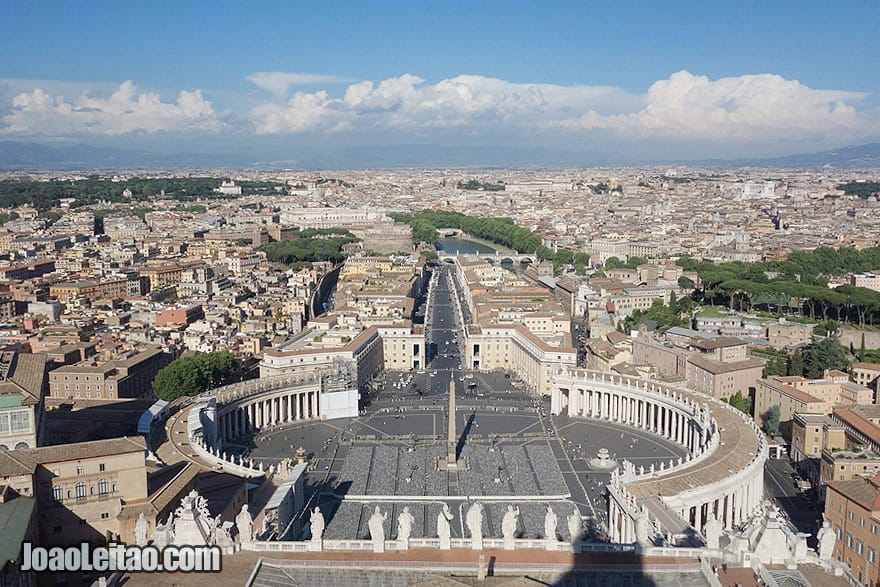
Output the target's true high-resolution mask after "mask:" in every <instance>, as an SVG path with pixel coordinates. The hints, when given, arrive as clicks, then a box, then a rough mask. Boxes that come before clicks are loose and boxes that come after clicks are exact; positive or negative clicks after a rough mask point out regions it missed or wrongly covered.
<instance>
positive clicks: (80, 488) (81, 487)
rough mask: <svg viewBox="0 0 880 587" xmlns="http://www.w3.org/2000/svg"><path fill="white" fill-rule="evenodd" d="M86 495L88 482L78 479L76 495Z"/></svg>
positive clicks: (78, 496) (79, 496)
mask: <svg viewBox="0 0 880 587" xmlns="http://www.w3.org/2000/svg"><path fill="white" fill-rule="evenodd" d="M85 496H86V484H85V483H84V482H82V481H77V483H76V497H77V498H81V497H85Z"/></svg>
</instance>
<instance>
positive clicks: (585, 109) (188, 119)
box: [0, 71, 880, 145]
mask: <svg viewBox="0 0 880 587" xmlns="http://www.w3.org/2000/svg"><path fill="white" fill-rule="evenodd" d="M249 79H250V80H251V81H253V82H254V83H255V84H257V85H259V86H260V87H263V88H265V89H267V90H269V91H272V92H274V93H276V94H278V95H279V96H286V94H287V91H288V90H289V89H290V88H291V86H294V85H297V84H315V83H319V84H321V83H326V84H328V85H329V84H333V83H337V82H338V81H340V80H339V78H336V77H335V76H324V75H317V74H298V73H284V72H261V73H256V74H254V75H252V76H251V77H250V78H249ZM22 83H24V82H23V81H22V80H0V100H2V98H3V97H4V96H5V97H6V100H7V101H6V105H7V106H8V105H10V103H11V106H12V108H11V110H9V111H8V113H7V114H6V115H5V116H2V118H0V121H2V123H0V134H7V135H8V134H20V135H43V136H66V135H75V134H82V133H91V134H96V135H123V134H130V133H145V134H146V133H157V132H162V131H182V132H189V131H228V132H233V133H235V134H236V135H237V136H239V137H241V136H243V135H246V134H248V133H251V134H257V135H285V134H301V133H336V134H337V135H341V134H343V133H344V136H345V139H346V140H349V141H351V142H356V141H358V140H364V141H368V142H369V141H374V140H376V139H377V138H379V139H383V140H384V139H385V138H386V137H388V138H392V139H403V140H410V139H415V140H418V141H422V140H427V141H434V140H436V141H437V142H444V141H445V142H454V141H455V140H459V141H460V140H461V139H462V138H466V139H468V140H469V139H471V138H473V139H478V140H495V141H501V142H506V141H510V143H511V144H520V145H532V144H538V143H540V144H544V145H548V144H552V145H560V144H563V143H567V144H570V145H571V144H574V145H583V144H584V142H585V141H589V140H598V141H606V140H609V141H610V140H613V141H615V142H618V143H626V142H628V143H630V144H634V142H638V141H641V142H642V143H645V144H647V143H648V142H650V141H654V140H658V141H661V142H664V143H667V144H669V143H671V142H674V141H682V142H688V143H690V144H705V143H714V144H718V145H748V144H751V145H757V144H769V143H771V142H773V143H794V142H804V143H810V144H815V143H823V142H824V143H826V144H827V143H829V142H835V141H836V142H837V143H838V144H841V143H842V142H845V141H846V142H848V141H855V140H858V139H865V138H867V139H872V140H873V139H875V138H876V137H877V136H878V135H880V113H878V111H877V110H876V109H874V110H870V109H867V108H866V107H865V106H864V105H863V103H862V102H863V100H864V98H865V94H863V93H859V92H850V91H841V90H824V89H814V88H810V87H808V86H805V85H803V84H801V83H800V82H798V81H794V80H787V79H784V78H782V77H780V76H778V75H771V74H759V75H743V76H739V77H729V78H722V79H717V80H710V79H709V78H708V77H705V76H699V75H694V74H691V73H689V72H687V71H680V72H678V73H675V74H673V75H671V76H670V77H669V78H668V79H664V80H660V81H657V82H654V83H653V84H652V85H651V86H650V88H649V89H648V91H647V92H646V93H644V94H633V93H630V92H627V91H625V90H623V89H621V88H617V87H613V86H589V85H578V86H562V85H555V84H530V83H514V82H509V81H505V80H501V79H497V78H491V77H484V76H478V75H459V76H456V77H452V78H448V79H444V80H440V81H438V82H436V83H431V82H428V81H426V80H424V79H422V78H420V77H418V76H415V75H412V74H404V75H401V76H399V77H393V78H388V79H385V80H381V81H378V82H376V81H360V82H356V83H351V84H349V85H347V86H346V87H345V88H344V89H340V90H341V91H340V92H338V93H336V94H334V93H331V92H330V91H328V89H319V90H317V91H297V92H295V93H294V94H293V95H292V96H290V97H289V98H284V99H282V100H277V101H266V102H265V103H262V104H259V105H258V106H256V107H255V108H252V109H250V110H249V111H248V112H247V113H246V114H245V115H244V117H243V118H242V117H238V116H237V115H236V114H235V113H231V112H223V113H218V112H217V111H215V110H214V108H213V106H212V104H211V102H209V101H208V100H206V99H205V97H204V96H203V95H202V93H201V91H199V90H195V91H182V92H180V93H179V95H178V96H177V98H176V99H175V100H173V101H164V102H163V101H162V100H161V99H160V97H159V96H158V95H157V94H154V93H148V92H141V91H139V90H137V89H136V88H135V86H134V84H133V83H132V82H125V83H123V84H121V85H119V86H118V87H115V88H112V90H109V91H108V90H106V89H102V88H100V87H98V89H97V90H91V91H82V93H81V94H79V97H78V98H76V99H75V100H67V99H65V98H64V95H73V94H71V92H73V91H81V90H80V89H79V88H77V89H76V90H74V86H69V87H65V86H63V85H57V84H62V83H63V82H56V85H55V86H52V85H50V84H49V83H48V82H47V84H45V85H37V84H36V82H35V84H34V85H31V86H30V87H29V88H28V89H27V90H25V86H22V85H20V84H22ZM319 87H320V86H319ZM34 88H36V89H34ZM13 89H14V90H15V91H16V92H19V93H17V94H14V98H13V97H12V96H13V94H12V92H11V90H13ZM4 90H5V94H4V93H3V91H4ZM95 92H99V93H95Z"/></svg>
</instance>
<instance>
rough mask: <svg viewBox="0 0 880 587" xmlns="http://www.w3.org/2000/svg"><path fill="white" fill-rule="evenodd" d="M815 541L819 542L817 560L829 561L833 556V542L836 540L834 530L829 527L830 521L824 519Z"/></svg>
mask: <svg viewBox="0 0 880 587" xmlns="http://www.w3.org/2000/svg"><path fill="white" fill-rule="evenodd" d="M816 539H817V540H818V541H819V558H820V559H821V560H823V561H828V560H831V557H832V556H833V555H834V542H835V541H836V540H837V537H836V536H835V535H834V528H832V527H831V520H829V519H828V518H825V521H824V522H822V527H821V528H819V532H818V533H817V534H816Z"/></svg>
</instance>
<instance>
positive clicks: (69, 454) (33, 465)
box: [0, 437, 147, 546]
mask: <svg viewBox="0 0 880 587" xmlns="http://www.w3.org/2000/svg"><path fill="white" fill-rule="evenodd" d="M145 451H146V444H145V442H144V440H143V439H142V438H140V437H137V438H111V439H108V440H96V441H92V442H88V443H79V444H62V445H57V446H47V447H43V448H32V449H25V450H17V451H10V452H6V453H0V477H3V478H4V480H5V481H4V483H6V484H7V485H9V486H10V488H11V489H13V490H15V491H16V492H17V493H18V494H19V495H22V496H26V497H28V496H30V497H35V498H36V499H37V512H38V514H37V515H38V527H39V532H40V543H41V544H43V545H47V546H52V545H70V544H76V543H79V542H91V543H93V544H98V543H101V544H103V543H104V540H105V538H106V535H107V534H108V533H110V534H112V535H113V536H116V535H117V534H119V533H120V529H121V528H120V522H119V519H118V516H119V514H120V512H121V511H122V508H123V505H124V504H125V503H127V502H129V501H134V500H138V499H145V498H146V497H147V472H146V465H145V461H144V455H145Z"/></svg>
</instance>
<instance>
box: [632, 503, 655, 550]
mask: <svg viewBox="0 0 880 587" xmlns="http://www.w3.org/2000/svg"><path fill="white" fill-rule="evenodd" d="M635 525H636V528H635V533H636V544H638V545H639V546H641V547H645V546H651V545H652V544H651V536H650V533H651V520H650V519H648V512H647V510H646V509H645V508H644V507H642V508H641V509H640V510H639V513H638V515H637V516H636V524H635Z"/></svg>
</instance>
